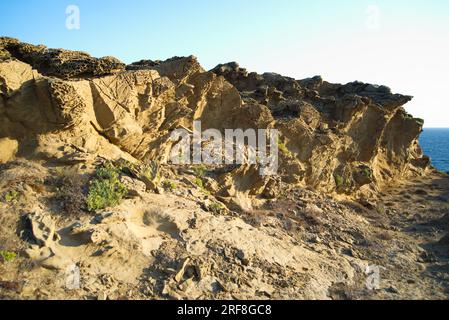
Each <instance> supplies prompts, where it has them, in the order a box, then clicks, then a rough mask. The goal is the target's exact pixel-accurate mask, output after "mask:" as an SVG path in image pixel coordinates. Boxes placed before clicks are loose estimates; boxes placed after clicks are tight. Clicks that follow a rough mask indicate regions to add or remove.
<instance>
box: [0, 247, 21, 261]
mask: <svg viewBox="0 0 449 320" xmlns="http://www.w3.org/2000/svg"><path fill="white" fill-rule="evenodd" d="M0 257H2V259H3V260H4V261H5V262H12V261H14V259H15V258H17V254H16V253H14V252H10V251H4V250H1V251H0Z"/></svg>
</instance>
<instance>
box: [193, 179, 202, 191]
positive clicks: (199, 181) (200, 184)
mask: <svg viewBox="0 0 449 320" xmlns="http://www.w3.org/2000/svg"><path fill="white" fill-rule="evenodd" d="M193 183H194V184H195V185H197V186H198V187H199V188H201V189H204V183H203V179H201V178H195V180H193Z"/></svg>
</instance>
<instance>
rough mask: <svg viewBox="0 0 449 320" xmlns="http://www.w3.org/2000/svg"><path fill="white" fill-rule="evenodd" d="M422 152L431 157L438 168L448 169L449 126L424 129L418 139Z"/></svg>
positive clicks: (445, 170)
mask: <svg viewBox="0 0 449 320" xmlns="http://www.w3.org/2000/svg"><path fill="white" fill-rule="evenodd" d="M419 142H420V144H421V147H422V148H423V150H424V154H426V155H428V156H429V157H431V158H432V165H433V166H434V167H435V168H437V169H438V170H441V171H444V172H448V171H449V128H441V129H434V128H432V129H429V128H427V129H424V132H423V133H422V134H421V137H420V139H419Z"/></svg>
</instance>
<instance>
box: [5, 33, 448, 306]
mask: <svg viewBox="0 0 449 320" xmlns="http://www.w3.org/2000/svg"><path fill="white" fill-rule="evenodd" d="M410 99H411V97H409V96H403V95H399V94H393V93H392V92H391V90H390V89H389V88H387V87H384V86H376V85H370V84H364V83H361V82H353V83H349V84H346V85H340V84H331V83H328V82H326V81H323V80H322V79H321V78H320V77H314V78H310V79H304V80H295V79H292V78H288V77H283V76H281V75H278V74H273V73H266V74H261V75H260V74H256V73H249V72H247V71H246V70H245V69H243V68H241V67H239V66H238V64H236V63H228V64H224V65H219V66H217V67H216V68H214V69H213V70H210V71H206V70H204V69H203V68H202V67H201V65H200V64H199V63H198V61H197V59H196V58H195V57H192V56H191V57H175V58H172V59H168V60H166V61H151V60H141V61H138V62H135V63H132V64H130V65H125V64H124V63H122V62H120V61H118V60H117V59H115V58H112V57H104V58H94V57H91V56H90V55H88V54H87V53H83V52H73V51H67V50H63V49H49V48H46V47H44V46H41V45H39V46H35V45H31V44H26V43H21V42H20V41H18V40H15V39H11V38H0V298H18V299H28V298H30V299H35V298H40V299H42V298H43V299H67V298H70V299H92V298H97V299H106V298H109V299H371V298H374V299H397V298H413V299H416V298H422V299H428V298H436V299H447V296H448V292H449V291H448V288H447V283H449V282H448V281H447V259H448V255H447V252H448V251H447V245H448V240H447V239H448V236H447V231H448V230H447V226H448V225H449V223H448V221H449V220H448V219H449V216H448V215H447V212H448V210H449V205H448V203H449V195H448V193H447V190H448V186H449V182H448V179H447V176H443V175H441V174H440V173H437V172H435V171H433V170H432V168H431V167H429V159H428V158H427V157H425V156H424V155H423V154H422V151H421V148H420V147H419V144H418V140H417V138H418V136H419V134H420V133H421V131H422V126H423V122H422V120H420V119H415V118H413V117H412V116H410V115H409V114H407V112H406V111H405V109H404V105H405V104H406V103H407V102H408V101H410ZM195 120H201V121H202V129H203V130H206V129H209V128H215V129H218V130H221V131H223V130H225V129H236V128H239V129H250V128H253V129H266V128H272V129H277V130H279V132H280V134H281V135H280V137H279V143H278V144H279V151H280V152H279V171H278V174H277V175H275V176H266V177H265V176H261V175H260V174H259V170H258V169H259V168H258V167H257V166H256V165H216V166H201V165H192V166H188V165H186V166H182V165H174V164H170V163H169V162H168V159H169V154H170V152H171V150H172V149H173V147H175V146H176V145H175V143H176V142H174V141H171V139H170V135H171V133H172V132H173V130H175V129H178V128H187V129H191V128H192V124H193V122H194V121H195ZM404 203H406V204H407V205H404ZM411 230H412V231H411ZM372 266H380V267H382V268H384V269H382V270H385V272H384V271H382V272H383V273H382V283H381V286H380V287H379V288H375V289H373V288H371V287H369V286H367V285H366V277H367V275H366V270H367V268H369V267H372ZM76 276H78V280H80V281H79V282H78V283H77V282H76V281H75V282H74V280H76V279H77V278H76Z"/></svg>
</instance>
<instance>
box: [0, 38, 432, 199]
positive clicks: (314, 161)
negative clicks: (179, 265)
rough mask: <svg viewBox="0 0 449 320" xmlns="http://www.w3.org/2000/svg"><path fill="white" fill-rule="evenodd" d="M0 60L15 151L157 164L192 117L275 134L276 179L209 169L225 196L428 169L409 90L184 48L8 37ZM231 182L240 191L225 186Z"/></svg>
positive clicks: (1, 125) (349, 187)
mask: <svg viewBox="0 0 449 320" xmlns="http://www.w3.org/2000/svg"><path fill="white" fill-rule="evenodd" d="M0 57H1V59H0V88H1V99H0V139H1V138H8V139H15V140H17V141H19V150H18V154H19V155H22V156H33V157H43V158H45V159H47V160H52V161H61V159H65V160H64V161H70V157H72V156H73V157H75V158H76V159H78V158H79V157H78V156H79V153H80V152H82V153H86V154H97V155H101V156H103V157H106V158H127V159H130V160H132V161H133V160H134V159H138V160H142V161H149V160H157V161H166V160H167V159H168V156H169V153H170V150H171V148H172V147H173V142H171V141H170V139H169V137H170V133H171V132H172V130H174V129H177V128H192V124H193V121H195V120H201V121H202V129H203V130H206V129H209V128H215V129H219V130H224V129H227V128H229V129H234V128H242V129H247V128H254V129H260V128H276V129H278V130H279V131H280V133H281V137H280V142H281V144H282V148H280V169H279V176H280V177H279V178H280V181H278V180H276V179H277V178H276V179H274V180H273V179H265V178H261V177H258V178H257V179H256V178H255V177H254V175H252V174H250V175H249V176H248V175H245V173H247V172H252V171H253V170H252V169H249V168H237V169H235V170H236V171H232V172H228V173H226V174H225V176H222V175H221V176H219V177H218V180H219V181H221V182H222V183H223V186H222V187H223V188H224V189H223V190H219V192H218V194H222V195H223V196H224V197H228V196H229V197H237V198H238V197H239V196H241V193H240V192H243V193H244V194H245V195H248V196H253V197H257V196H263V195H264V194H265V195H266V194H271V195H272V194H273V193H275V192H273V190H271V191H270V190H268V189H270V188H273V186H275V185H276V184H277V183H287V184H292V185H304V186H310V187H313V188H315V189H318V190H324V191H327V192H338V193H346V194H351V195H356V194H357V193H369V192H374V191H376V190H378V189H379V187H382V186H383V185H384V184H387V183H390V182H391V181H393V180H395V179H397V178H399V177H404V176H407V175H409V174H413V173H420V172H422V169H423V168H425V167H426V166H427V165H428V161H427V159H426V158H425V157H423V155H422V151H421V149H420V147H419V145H418V142H417V138H418V136H419V134H420V132H421V130H422V125H423V123H422V121H421V120H419V119H414V118H413V117H411V116H410V115H409V114H407V113H406V111H405V110H404V108H403V105H404V104H405V103H407V102H408V101H409V100H410V99H411V97H409V96H403V95H398V94H392V93H391V90H390V89H389V88H387V87H384V86H374V85H370V84H364V83H361V82H353V83H349V84H346V85H340V84H331V83H328V82H326V81H323V80H322V79H321V78H320V77H314V78H311V79H305V80H295V79H292V78H288V77H283V76H281V75H278V74H273V73H266V74H262V75H260V74H256V73H249V72H247V71H246V70H245V69H243V68H240V67H239V66H238V64H236V63H230V64H225V65H219V66H217V67H216V68H214V69H213V70H211V71H205V70H204V69H203V68H202V67H201V65H200V64H199V63H198V61H197V59H196V58H195V57H193V56H190V57H175V58H172V59H169V60H166V61H150V60H142V61H139V62H136V63H133V64H131V65H129V66H126V67H125V65H124V64H123V63H121V62H120V61H118V60H116V59H114V58H109V57H107V58H101V59H97V58H93V57H91V56H89V55H88V54H86V53H82V52H73V51H66V50H60V49H48V48H46V47H44V46H34V45H30V44H25V43H21V42H19V41H17V40H15V39H10V38H0ZM80 150H81V151H80ZM236 179H237V180H239V181H244V183H241V185H242V186H244V187H241V188H240V189H246V190H237V192H234V191H231V192H229V190H230V185H227V182H226V181H229V183H231V184H235V183H236ZM253 180H254V181H253ZM256 180H257V181H256ZM275 180H276V182H275ZM231 189H232V188H231Z"/></svg>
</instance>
